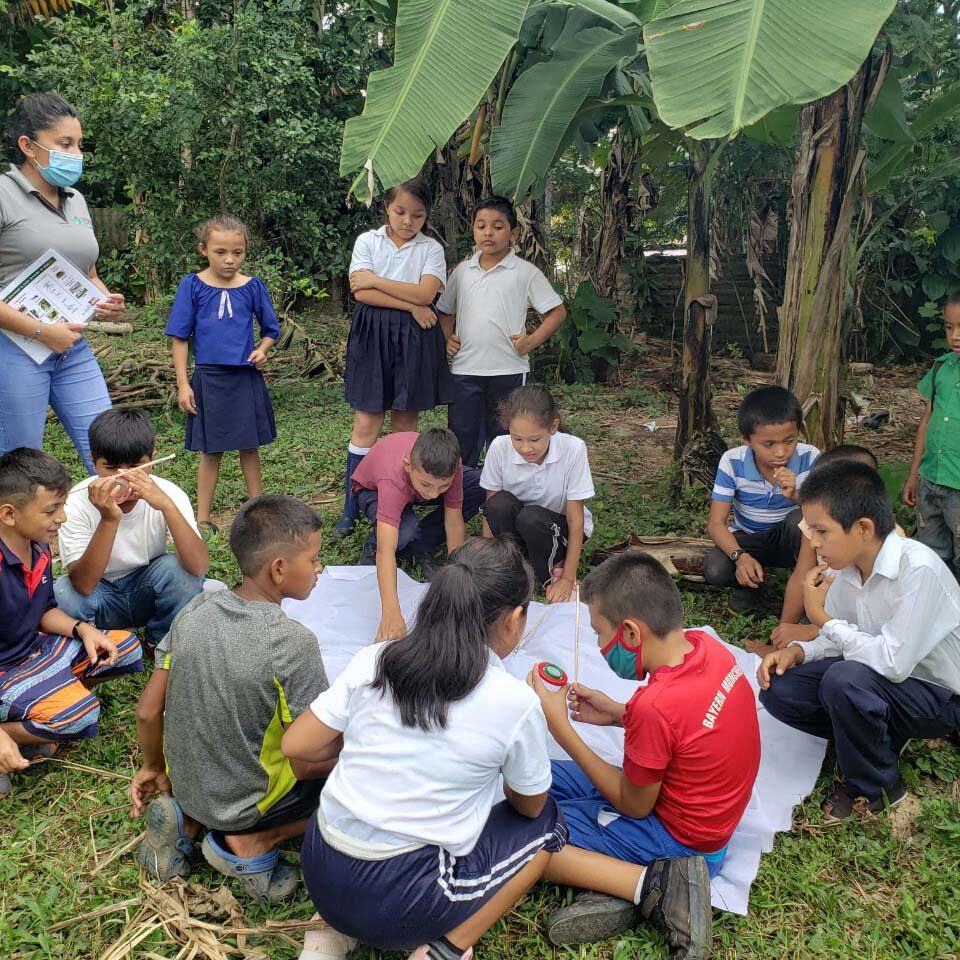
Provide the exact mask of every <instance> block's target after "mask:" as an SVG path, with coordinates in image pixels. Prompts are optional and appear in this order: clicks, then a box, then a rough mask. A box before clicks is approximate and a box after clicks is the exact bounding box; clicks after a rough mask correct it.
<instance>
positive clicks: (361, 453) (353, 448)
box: [347, 443, 370, 457]
mask: <svg viewBox="0 0 960 960" xmlns="http://www.w3.org/2000/svg"><path fill="white" fill-rule="evenodd" d="M347 449H348V450H349V451H350V452H351V453H353V454H355V455H356V456H358V457H365V456H366V455H367V454H368V453H369V452H370V447H358V446H357V445H356V444H355V443H348V444H347Z"/></svg>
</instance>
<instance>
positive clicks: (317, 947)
mask: <svg viewBox="0 0 960 960" xmlns="http://www.w3.org/2000/svg"><path fill="white" fill-rule="evenodd" d="M356 945H357V938H356V937H348V936H347V935H346V934H344V933H340V932H339V931H338V930H334V929H333V927H324V928H323V929H322V930H308V931H307V933H306V936H305V937H304V938H303V951H302V952H301V954H300V960H341V958H345V957H346V955H347V954H348V953H349V952H350V951H351V950H352V949H353V948H354V947H355V946H356Z"/></svg>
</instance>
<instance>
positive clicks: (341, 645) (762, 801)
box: [284, 567, 826, 914]
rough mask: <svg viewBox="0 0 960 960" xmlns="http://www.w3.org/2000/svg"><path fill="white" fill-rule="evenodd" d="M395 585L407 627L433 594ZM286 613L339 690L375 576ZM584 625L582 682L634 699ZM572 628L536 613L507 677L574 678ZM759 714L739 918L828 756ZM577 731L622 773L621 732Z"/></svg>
mask: <svg viewBox="0 0 960 960" xmlns="http://www.w3.org/2000/svg"><path fill="white" fill-rule="evenodd" d="M397 585H398V588H399V593H400V605H401V608H402V610H403V614H404V618H405V619H406V621H407V623H408V624H411V623H412V622H413V618H414V614H415V611H416V609H417V605H418V604H419V602H420V598H421V597H422V596H423V594H424V592H425V591H426V585H425V584H421V583H417V582H416V581H415V580H412V579H411V578H410V577H408V576H407V575H406V574H405V573H403V571H398V574H397ZM284 609H285V610H286V612H287V613H288V614H289V615H290V616H291V617H292V618H293V619H295V620H299V621H300V622H301V623H303V624H304V625H305V626H307V627H309V628H310V629H311V630H312V631H313V632H314V633H315V634H316V635H317V638H318V640H319V641H320V650H321V652H322V655H323V662H324V666H325V668H326V672H327V676H328V678H329V679H330V680H331V681H332V680H333V679H334V678H335V677H337V676H339V674H340V673H341V671H342V670H343V669H344V667H345V666H346V665H347V663H348V662H349V661H350V659H351V657H352V656H353V655H354V654H355V653H356V652H357V651H358V650H359V649H360V648H361V647H364V646H366V645H367V644H369V643H370V642H371V641H372V639H373V637H374V635H375V633H376V630H377V625H378V623H379V620H380V598H379V595H378V593H377V578H376V571H375V569H374V568H373V567H327V568H326V570H325V571H324V572H323V574H322V575H321V576H320V579H319V581H318V582H317V586H316V589H315V590H314V591H313V593H312V594H311V595H310V597H309V598H308V599H307V600H305V601H303V602H294V601H286V602H285V603H284ZM581 617H582V621H581V628H580V629H581V633H580V680H581V682H582V683H584V684H586V685H587V686H591V687H596V688H598V689H600V690H603V691H604V692H606V693H607V694H609V695H610V696H612V697H616V698H618V699H620V700H624V701H625V700H627V699H629V697H630V696H631V694H632V693H633V691H634V690H635V689H636V687H637V684H635V683H632V682H630V681H628V680H621V679H620V678H619V677H617V676H615V675H614V674H613V673H612V672H611V671H610V669H609V668H608V667H607V665H606V663H605V662H604V660H603V657H601V656H600V651H599V649H598V647H597V642H596V635H595V634H594V632H593V630H592V629H591V628H590V621H589V617H588V615H587V608H586V606H585V605H584V606H582V607H581ZM575 619H576V611H575V607H574V604H572V603H563V604H555V605H553V606H551V607H544V606H543V605H541V604H538V603H533V604H531V605H530V611H529V614H528V617H527V638H526V639H525V641H524V642H523V644H522V645H521V646H520V648H518V649H517V650H516V651H515V652H514V653H513V654H511V656H510V657H508V658H507V660H506V661H505V665H506V667H507V669H508V670H509V671H510V672H511V673H512V674H514V675H515V676H518V677H526V675H527V673H528V672H529V671H530V668H531V667H532V666H533V665H534V664H536V663H537V662H538V661H540V660H549V661H551V662H553V663H556V664H559V665H560V666H561V667H563V668H564V669H565V670H566V671H567V674H568V675H569V676H570V677H571V678H572V677H573V672H574V670H573V668H574V663H573V661H574V634H575ZM727 646H728V649H729V650H730V651H731V652H732V653H733V654H734V656H735V657H736V658H737V661H738V662H739V664H740V666H741V667H742V669H743V672H744V674H746V676H747V677H748V678H749V680H750V682H751V684H752V685H753V687H754V690H755V691H756V689H757V684H756V679H755V678H756V670H757V665H758V663H759V660H758V658H757V657H756V656H755V655H754V654H752V653H747V652H746V651H744V650H741V649H740V648H739V647H733V646H729V645H727ZM758 709H759V711H760V712H759V716H760V736H761V740H762V745H763V752H762V759H761V763H760V774H759V776H758V777H757V782H756V785H755V787H754V790H753V796H752V797H751V798H750V804H749V806H748V807H747V811H746V813H745V814H744V817H743V820H742V821H741V823H740V826H739V827H738V828H737V831H736V833H735V834H734V835H733V838H732V839H731V841H730V847H729V850H728V853H727V856H726V859H725V860H724V864H723V869H722V870H721V872H720V874H719V876H717V877H716V878H715V879H714V881H713V905H714V906H715V907H718V908H719V909H721V910H728V911H731V912H732V913H739V914H746V912H747V901H748V898H749V894H750V885H751V884H752V883H753V879H754V877H755V876H756V875H757V870H758V869H759V866H760V854H761V853H766V852H768V851H769V850H771V849H772V847H773V838H774V835H775V834H776V833H777V832H778V831H781V830H789V829H790V826H791V822H792V812H793V807H794V805H795V804H797V803H799V802H800V801H801V800H803V798H804V797H806V796H807V795H808V794H809V793H810V791H811V790H812V789H813V786H814V784H815V782H816V779H817V775H818V774H819V772H820V767H821V765H822V763H823V755H824V750H825V747H826V742H825V741H824V740H820V739H818V738H817V737H811V736H808V735H807V734H804V733H799V732H798V731H796V730H792V729H791V728H790V727H787V726H785V725H784V724H782V723H780V722H779V721H777V720H775V719H774V718H773V717H771V716H770V715H769V714H768V713H767V712H766V711H765V710H764V709H763V708H762V707H760V706H759V704H758ZM577 728H578V731H579V733H580V735H581V736H582V737H583V739H584V740H585V741H586V742H587V743H589V744H590V746H591V747H592V748H593V749H594V750H596V751H597V753H598V754H600V755H601V756H602V757H604V759H606V760H608V761H610V762H611V763H615V764H620V763H621V762H622V760H623V731H622V730H620V729H618V728H612V727H595V726H590V725H588V724H577ZM551 746H552V750H551V753H552V755H553V756H554V757H556V758H558V759H565V758H566V755H565V754H564V753H563V751H561V750H560V748H559V747H558V746H557V745H556V744H555V743H553V742H552V741H551Z"/></svg>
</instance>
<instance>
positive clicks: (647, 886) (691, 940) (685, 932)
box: [640, 857, 713, 960]
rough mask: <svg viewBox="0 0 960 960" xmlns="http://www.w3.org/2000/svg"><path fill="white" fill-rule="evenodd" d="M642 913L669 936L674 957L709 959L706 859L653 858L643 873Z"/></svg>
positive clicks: (680, 959) (710, 921)
mask: <svg viewBox="0 0 960 960" xmlns="http://www.w3.org/2000/svg"><path fill="white" fill-rule="evenodd" d="M640 915H641V916H642V917H643V918H644V920H647V921H649V922H650V923H652V924H653V925H654V926H655V927H657V928H658V929H659V930H660V931H661V932H662V933H663V934H664V935H665V936H666V938H667V945H668V946H669V947H670V957H671V960H707V958H708V957H709V956H710V950H711V946H712V943H713V930H712V925H713V915H712V913H711V909H710V875H709V873H707V861H706V860H704V859H703V857H678V858H676V859H672V860H654V862H653V863H651V864H650V866H648V867H647V871H646V873H645V874H644V875H643V887H642V888H641V890H640Z"/></svg>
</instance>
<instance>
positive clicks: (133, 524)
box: [60, 477, 200, 580]
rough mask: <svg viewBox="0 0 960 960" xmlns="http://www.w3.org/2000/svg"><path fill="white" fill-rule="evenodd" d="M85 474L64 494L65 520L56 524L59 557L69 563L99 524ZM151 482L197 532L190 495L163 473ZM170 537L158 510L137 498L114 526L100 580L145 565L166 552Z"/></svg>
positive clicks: (81, 553)
mask: <svg viewBox="0 0 960 960" xmlns="http://www.w3.org/2000/svg"><path fill="white" fill-rule="evenodd" d="M96 479H97V478H96V477H88V478H87V479H86V480H83V481H81V482H80V483H78V484H77V485H76V486H75V487H74V488H73V489H72V490H71V491H70V494H69V496H68V497H67V503H66V506H65V508H64V509H65V510H66V514H67V520H66V523H64V525H63V526H62V527H61V528H60V560H61V562H62V563H63V564H64V566H66V567H69V566H70V564H71V563H76V561H77V560H79V559H80V558H81V557H82V556H83V554H84V551H85V550H86V549H87V545H88V544H89V543H90V540H91V539H92V538H93V535H94V533H95V532H96V530H97V527H98V526H100V511H99V510H98V509H97V508H96V507H95V506H94V505H93V504H92V503H91V502H90V497H89V496H88V494H87V487H89V486H90V484H91V483H92V482H93V481H94V480H96ZM153 481H154V483H156V485H157V486H158V487H159V488H160V489H161V490H162V491H163V492H164V493H165V494H166V495H167V496H168V497H170V499H171V500H172V501H173V503H174V506H175V507H176V508H177V509H178V510H179V511H180V513H182V514H183V515H184V517H186V519H187V522H188V523H189V524H190V526H191V527H192V528H193V530H194V532H195V533H196V534H197V536H198V537H199V536H200V531H199V530H198V529H197V521H196V519H195V518H194V515H193V506H192V504H191V503H190V498H189V497H188V496H187V495H186V494H185V493H184V492H183V491H182V490H181V489H180V488H179V487H178V486H177V485H176V484H175V483H171V482H170V481H169V480H164V478H163V477H154V478H153ZM171 540H172V538H171V536H170V530H169V528H168V527H167V521H166V520H165V519H164V517H163V514H162V513H161V512H160V511H159V510H154V508H153V507H151V506H149V505H148V504H146V503H145V502H144V501H143V500H138V501H137V503H136V505H135V506H134V508H133V509H132V510H131V511H130V512H129V513H125V514H123V516H122V517H121V518H120V526H119V528H118V529H117V536H116V539H115V540H114V541H113V550H111V551H110V559H109V561H108V562H107V568H106V570H104V571H103V579H104V580H119V579H120V578H121V577H125V576H127V574H129V573H133V571H134V570H139V569H140V567H145V566H146V565H147V564H148V563H150V561H151V560H156V559H157V557H162V556H163V555H164V554H165V553H166V552H167V543H168V542H170V541H171Z"/></svg>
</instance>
